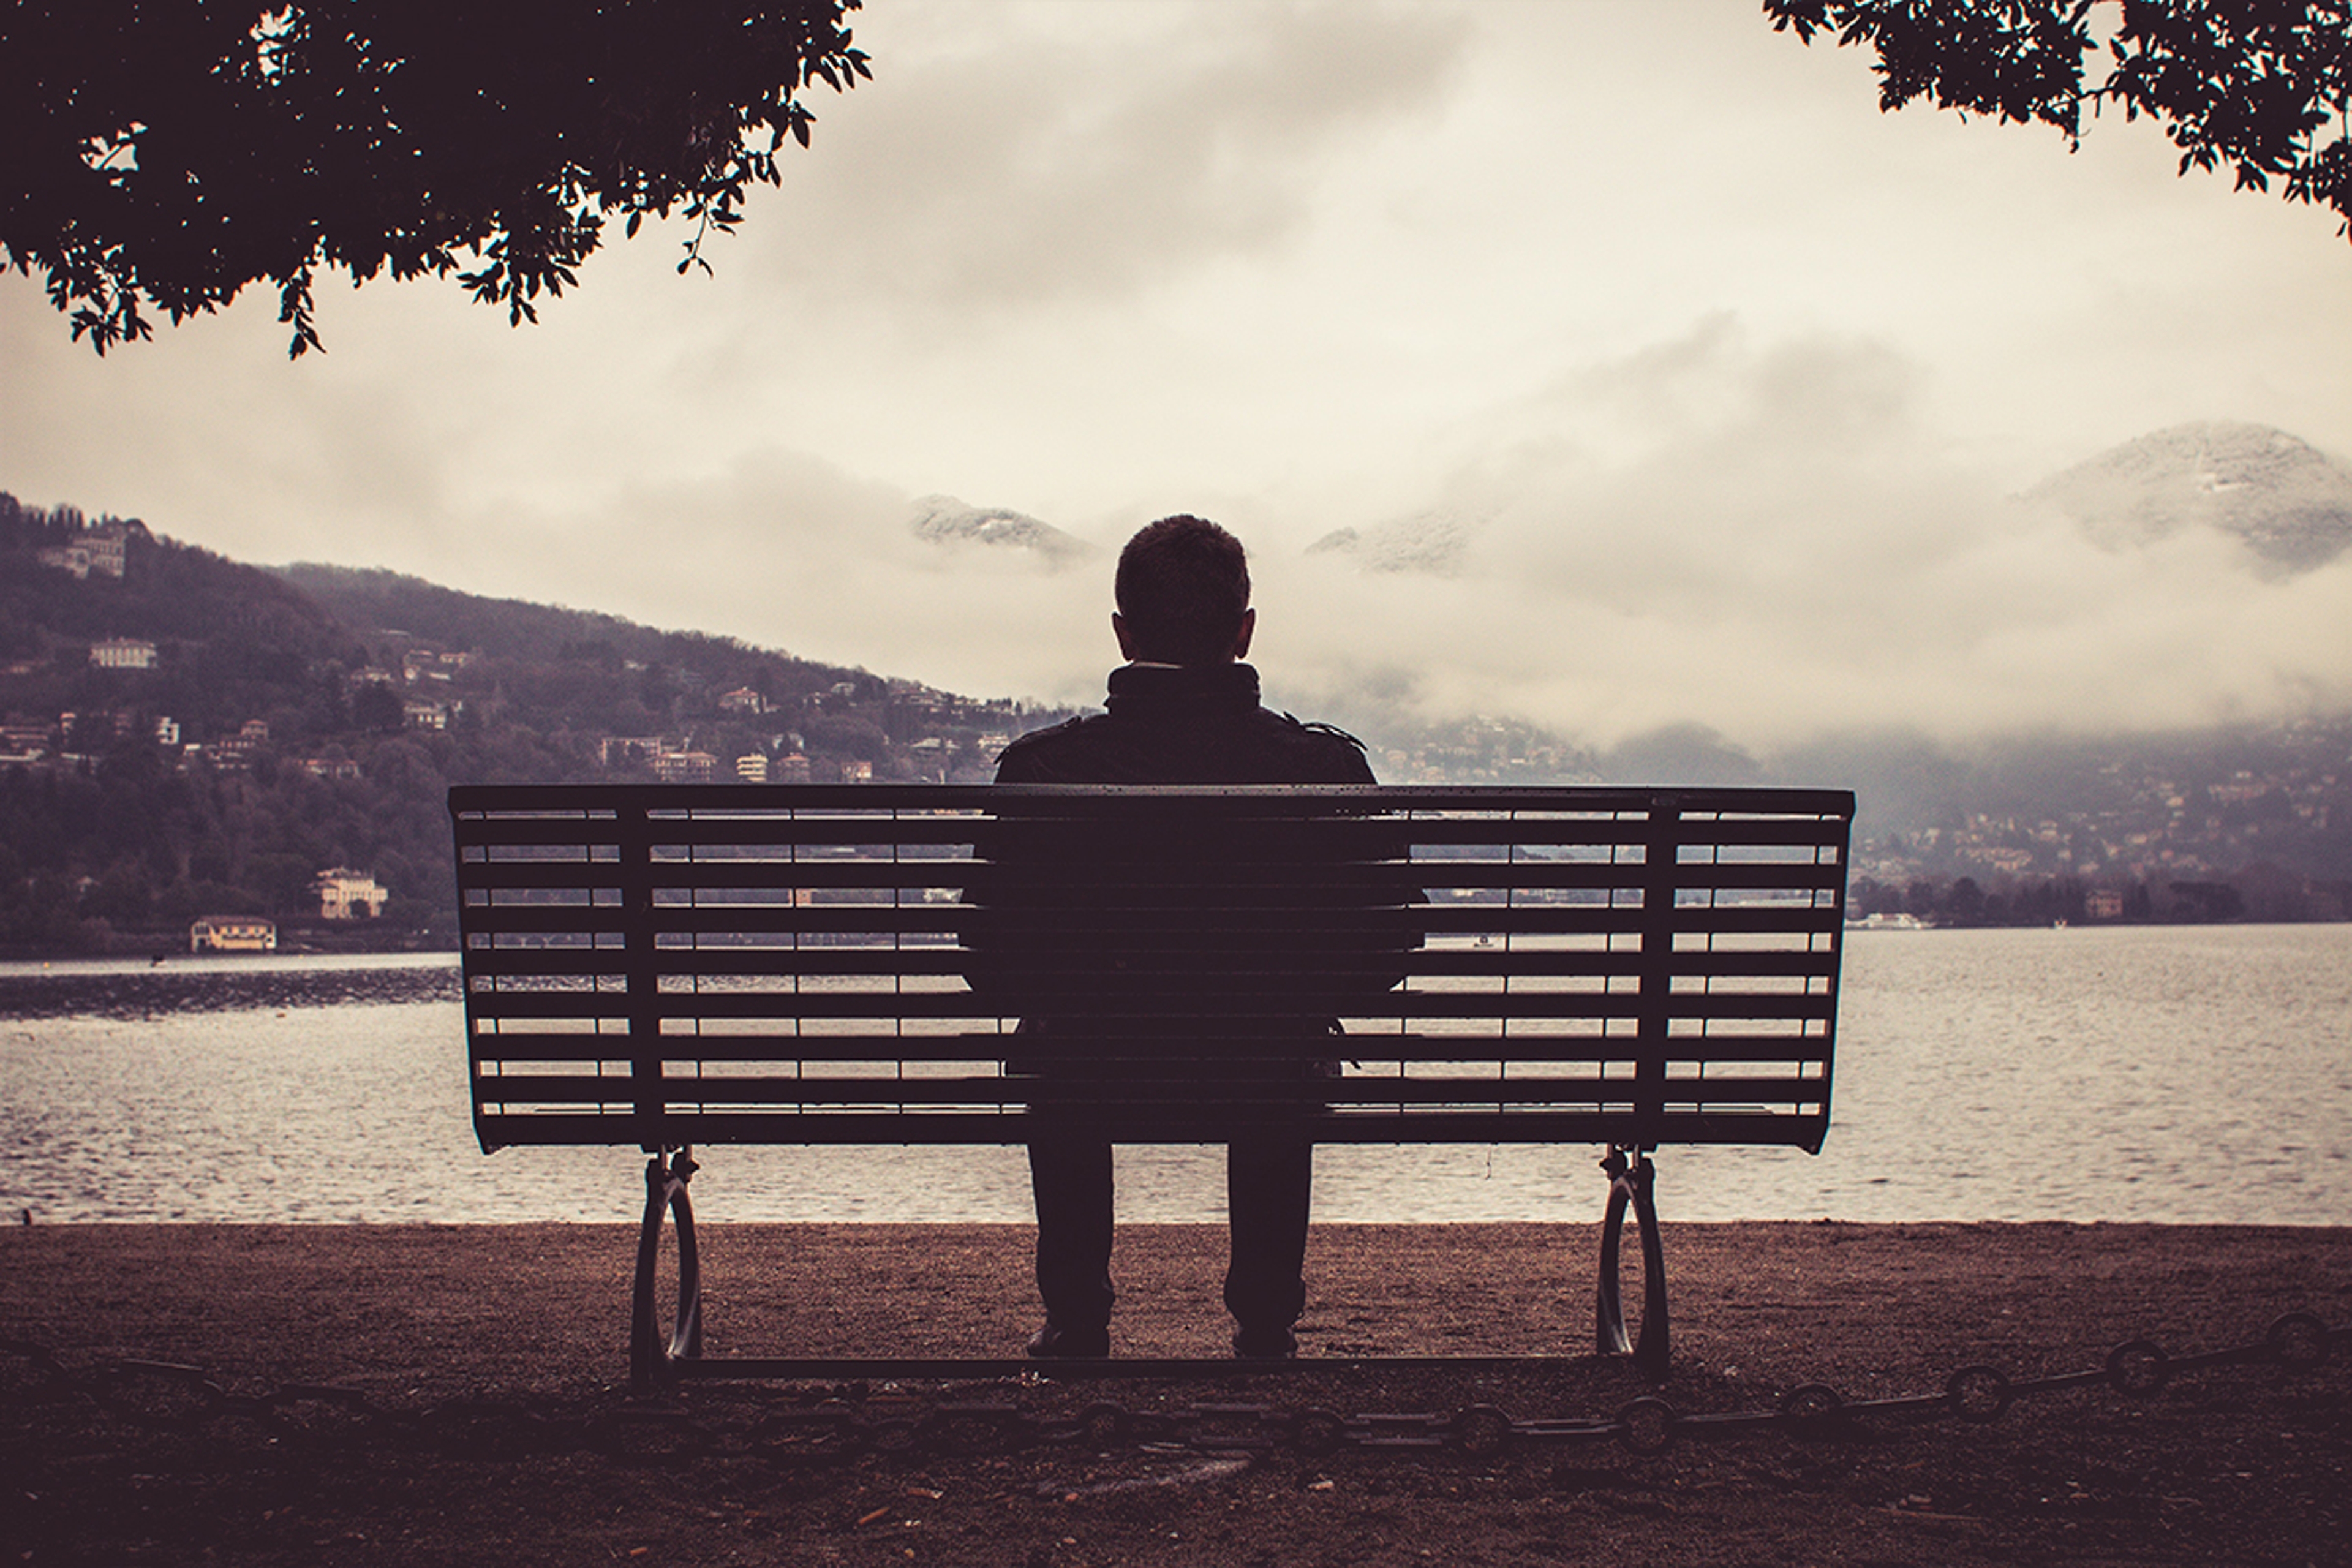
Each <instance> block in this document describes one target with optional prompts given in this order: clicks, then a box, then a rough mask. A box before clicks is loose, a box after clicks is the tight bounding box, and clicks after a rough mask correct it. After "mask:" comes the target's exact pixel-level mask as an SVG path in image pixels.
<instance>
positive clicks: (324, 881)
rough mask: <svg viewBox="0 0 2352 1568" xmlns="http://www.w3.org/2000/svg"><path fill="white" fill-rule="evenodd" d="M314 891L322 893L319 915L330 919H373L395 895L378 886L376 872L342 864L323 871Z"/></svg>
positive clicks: (312, 885) (323, 918)
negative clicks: (386, 901)
mask: <svg viewBox="0 0 2352 1568" xmlns="http://www.w3.org/2000/svg"><path fill="white" fill-rule="evenodd" d="M310 890H311V891H313V892H315V893H317V894H318V895H319V918H320V920H328V921H372V920H373V919H375V917H376V916H378V915H380V914H382V913H383V904H384V900H386V899H388V898H390V897H391V896H392V894H391V892H390V890H389V889H384V888H380V887H378V886H377V885H376V880H375V877H374V876H373V873H370V872H367V871H353V870H350V869H348V868H344V867H341V866H336V867H333V868H331V869H328V870H324V871H321V872H320V873H319V875H318V877H317V879H315V880H313V881H312V882H311V884H310Z"/></svg>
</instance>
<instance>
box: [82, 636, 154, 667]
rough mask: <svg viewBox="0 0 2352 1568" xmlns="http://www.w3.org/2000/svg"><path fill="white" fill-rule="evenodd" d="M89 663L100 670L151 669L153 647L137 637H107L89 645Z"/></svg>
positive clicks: (152, 664)
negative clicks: (102, 640)
mask: <svg viewBox="0 0 2352 1568" xmlns="http://www.w3.org/2000/svg"><path fill="white" fill-rule="evenodd" d="M89 662H90V663H91V664H93V665H95V666H96V667H97V668H100V669H152V668H155V645H154V644H153V643H152V642H147V641H144V640H142V639H141V638H138V637H109V638H107V639H106V640H105V641H104V642H95V643H92V644H90V645H89Z"/></svg>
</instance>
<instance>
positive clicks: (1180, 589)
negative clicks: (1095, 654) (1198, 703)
mask: <svg viewBox="0 0 2352 1568" xmlns="http://www.w3.org/2000/svg"><path fill="white" fill-rule="evenodd" d="M1114 594H1115V596H1116V597H1117V600H1118V614H1117V615H1114V616H1111V618H1110V624H1111V629H1112V630H1113V631H1114V632H1116V633H1118V650H1119V652H1121V653H1123V654H1125V655H1126V656H1127V657H1128V658H1131V659H1140V660H1144V661H1146V662H1148V663H1152V664H1223V663H1224V662H1226V661H1227V660H1229V659H1236V658H1244V656H1246V655H1247V654H1248V652H1249V644H1250V634H1251V633H1252V632H1253V631H1254V630H1255V629H1256V626H1257V612H1256V611H1255V610H1253V609H1251V608H1250V576H1249V558H1248V556H1247V555H1245V554H1244V552H1243V550H1242V542H1241V541H1240V540H1238V539H1235V538H1234V536H1233V535H1232V534H1230V533H1227V532H1226V531H1224V530H1223V529H1222V528H1219V527H1218V526H1217V525H1216V524H1215V523H1213V522H1210V521H1206V520H1204V519H1202V518H1197V517H1181V516H1180V517H1163V518H1161V519H1160V521H1158V522H1155V523H1151V524H1149V525H1147V526H1146V527H1144V528H1143V529H1141V530H1140V531H1138V532H1137V534H1136V536H1135V537H1134V538H1133V539H1130V540H1129V541H1128V542H1127V548H1126V549H1125V550H1122V551H1120V552H1119V555H1118V579H1117V582H1116V584H1115V587H1114Z"/></svg>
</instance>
